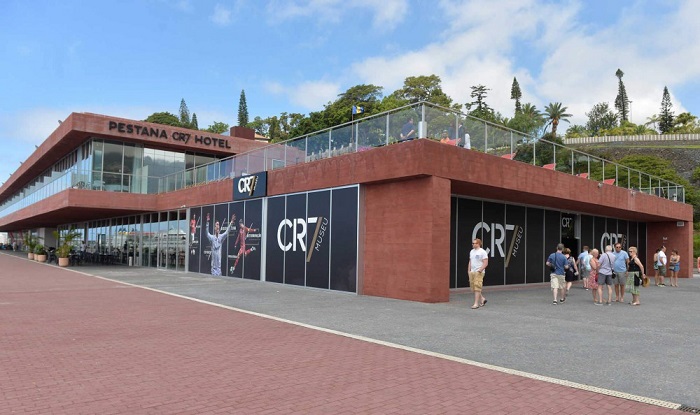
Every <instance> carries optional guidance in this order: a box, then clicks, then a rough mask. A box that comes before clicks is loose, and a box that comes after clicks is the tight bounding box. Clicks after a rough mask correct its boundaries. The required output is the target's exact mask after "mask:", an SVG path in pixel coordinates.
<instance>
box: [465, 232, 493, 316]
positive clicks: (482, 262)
mask: <svg viewBox="0 0 700 415" xmlns="http://www.w3.org/2000/svg"><path fill="white" fill-rule="evenodd" d="M488 265H489V254H488V253H487V252H486V251H485V250H484V249H483V248H482V247H481V239H479V238H476V239H474V240H473V241H472V250H471V251H470V252H469V265H468V266H467V269H468V270H469V286H470V287H471V289H472V292H473V293H474V304H473V305H472V310H476V309H477V308H479V307H483V306H485V305H486V298H484V296H483V295H482V293H481V290H482V288H483V286H484V275H485V274H486V267H487V266H488Z"/></svg>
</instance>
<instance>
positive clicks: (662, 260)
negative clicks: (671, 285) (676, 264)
mask: <svg viewBox="0 0 700 415" xmlns="http://www.w3.org/2000/svg"><path fill="white" fill-rule="evenodd" d="M666 264H667V261H666V247H665V246H662V247H661V250H660V251H659V260H658V261H657V262H656V266H657V267H659V278H660V279H661V283H660V284H659V287H665V286H666V284H665V282H666Z"/></svg>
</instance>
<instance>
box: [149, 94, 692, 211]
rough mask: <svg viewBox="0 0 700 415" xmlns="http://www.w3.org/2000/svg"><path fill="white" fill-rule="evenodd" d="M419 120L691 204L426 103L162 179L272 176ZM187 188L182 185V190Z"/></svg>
mask: <svg viewBox="0 0 700 415" xmlns="http://www.w3.org/2000/svg"><path fill="white" fill-rule="evenodd" d="M409 118H413V119H414V120H416V121H417V122H416V123H415V129H416V131H417V135H416V136H417V137H418V138H421V139H440V138H443V137H445V136H446V138H449V139H452V140H451V141H450V143H451V144H457V145H459V146H460V147H464V146H465V144H469V147H470V148H471V149H472V150H476V151H482V152H485V153H489V154H493V155H495V156H500V157H505V158H509V159H511V160H514V161H520V162H524V163H528V164H533V165H535V166H542V167H546V168H549V169H552V170H556V171H560V172H564V173H568V174H572V175H577V176H580V177H581V178H583V179H589V180H597V181H599V182H601V185H615V186H618V187H624V188H627V189H630V190H631V191H634V192H637V191H638V192H642V193H647V194H652V195H656V196H659V197H663V198H667V199H669V200H674V201H680V202H685V189H684V188H683V186H681V185H679V184H677V183H673V182H671V181H668V180H665V179H662V178H660V177H657V176H652V175H649V174H646V173H644V172H641V171H639V170H636V169H633V168H630V167H627V166H623V165H621V164H618V163H615V162H612V161H608V160H605V159H602V158H599V157H596V156H593V155H590V154H587V153H584V152H582V151H577V150H574V149H572V148H569V147H566V146H563V145H561V144H558V143H554V142H550V141H547V140H544V139H539V140H538V139H535V138H534V137H531V136H528V135H527V134H523V133H521V132H519V131H515V130H511V129H509V128H506V127H504V126H501V125H497V124H493V123H490V122H488V121H484V120H481V119H479V118H474V117H471V116H468V115H464V114H462V113H460V112H458V111H455V110H453V109H449V108H443V107H440V106H437V105H434V104H431V103H427V102H420V103H417V104H412V105H408V106H405V107H401V108H397V109H394V110H391V111H387V112H384V113H381V114H377V115H374V116H370V117H365V118H362V119H359V120H356V121H353V122H349V123H346V124H342V125H339V126H336V127H331V128H328V129H325V130H321V131H317V132H314V133H311V134H308V135H305V136H302V137H298V138H294V139H291V140H288V141H285V142H282V143H278V144H271V145H269V146H266V147H263V148H260V149H257V150H253V151H250V152H247V153H242V154H238V155H236V156H232V157H229V158H226V159H222V160H219V161H216V162H213V163H211V164H209V165H204V166H200V167H197V168H195V169H190V170H186V171H184V172H180V173H176V174H172V175H170V176H166V177H164V178H162V179H161V180H162V182H163V183H162V184H161V186H159V188H160V189H164V190H163V191H172V190H178V189H180V188H182V187H187V186H190V185H199V184H204V183H208V182H211V181H217V180H221V179H225V178H233V177H238V176H241V175H244V174H252V173H257V172H260V171H269V170H274V169H276V168H283V167H287V166H292V165H295V164H300V163H306V162H311V161H315V160H320V159H324V158H329V157H335V156H338V155H341V154H346V153H354V152H358V151H365V150H369V149H372V148H374V147H381V146H385V145H389V144H393V143H397V142H399V141H400V138H399V134H400V131H401V127H402V126H403V125H404V124H405V123H406V121H407V120H408V119H409ZM180 185H182V186H180Z"/></svg>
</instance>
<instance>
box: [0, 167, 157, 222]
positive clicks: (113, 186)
mask: <svg viewBox="0 0 700 415" xmlns="http://www.w3.org/2000/svg"><path fill="white" fill-rule="evenodd" d="M110 174H112V173H104V172H99V171H67V172H65V173H62V174H60V175H58V176H56V177H54V178H51V179H47V181H46V182H45V183H41V184H39V185H37V187H36V188H34V189H33V190H29V191H26V193H25V194H24V196H22V195H21V193H20V196H17V197H15V198H14V199H13V200H11V201H10V202H8V203H5V204H4V205H1V206H0V218H1V217H3V216H6V215H9V214H11V213H14V212H16V211H18V210H20V209H23V208H25V207H27V206H30V205H32V204H34V203H36V202H39V201H41V200H43V199H46V198H47V197H50V196H53V195H55V194H57V193H60V192H62V191H64V190H66V189H87V190H100V191H108V192H123V193H150V194H157V193H159V188H158V186H159V185H160V179H161V178H160V177H153V176H139V175H132V174H124V173H114V175H115V177H107V176H109V175H110ZM116 176H118V178H117V177H116ZM94 177H103V178H104V179H105V180H104V181H103V180H96V179H94ZM91 178H93V179H91Z"/></svg>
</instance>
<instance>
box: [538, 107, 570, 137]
mask: <svg viewBox="0 0 700 415" xmlns="http://www.w3.org/2000/svg"><path fill="white" fill-rule="evenodd" d="M566 110H567V107H564V106H562V104H561V102H554V103H552V102H550V103H549V105H547V106H546V107H545V108H544V116H545V120H547V124H551V125H552V137H557V127H558V126H559V123H560V122H561V121H566V122H569V120H568V119H567V118H570V117H572V115H571V114H568V113H567V112H566ZM545 128H546V127H545Z"/></svg>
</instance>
